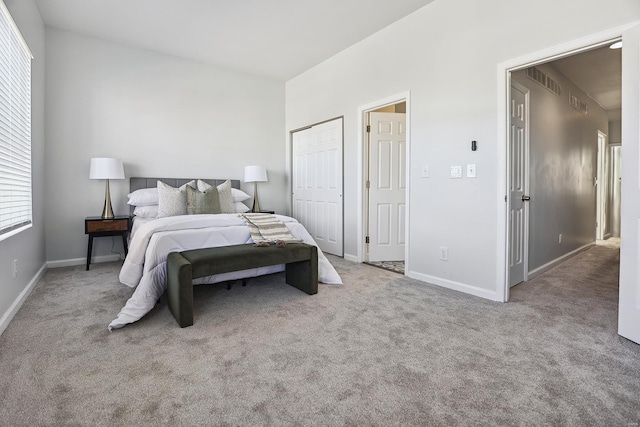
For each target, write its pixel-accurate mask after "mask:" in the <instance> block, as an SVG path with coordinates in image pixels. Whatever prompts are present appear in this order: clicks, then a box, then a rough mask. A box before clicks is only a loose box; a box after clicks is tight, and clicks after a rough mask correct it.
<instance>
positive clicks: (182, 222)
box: [109, 214, 342, 330]
mask: <svg viewBox="0 0 640 427" xmlns="http://www.w3.org/2000/svg"><path fill="white" fill-rule="evenodd" d="M276 217H277V218H278V219H279V220H280V221H282V222H283V223H285V225H286V226H287V228H288V229H289V230H290V231H291V234H293V236H294V237H296V238H297V239H300V240H302V241H303V242H305V243H308V244H310V245H314V246H317V245H316V242H315V241H314V240H313V238H312V237H311V236H310V235H309V233H308V232H307V230H306V229H305V228H304V227H303V226H302V224H300V223H299V222H298V221H296V220H295V219H293V218H290V217H288V216H283V215H276ZM251 242H252V239H251V234H250V232H249V227H247V226H246V224H245V222H244V221H243V220H242V218H240V217H239V216H238V215H236V214H218V215H184V216H174V217H166V218H158V219H155V220H153V221H149V222H147V223H144V224H142V225H140V226H139V227H136V229H135V233H134V234H133V235H132V236H131V242H130V244H129V254H128V255H127V258H126V259H125V261H124V265H123V266H122V269H121V270H120V282H122V283H123V284H125V285H127V286H131V287H135V288H136V290H135V291H134V293H133V295H132V296H131V298H129V300H128V301H127V303H126V304H125V306H124V307H123V308H122V310H120V313H119V314H118V317H117V318H116V319H115V320H113V321H112V322H111V323H110V324H109V330H113V329H114V328H121V327H123V326H125V325H126V324H128V323H133V322H135V321H137V320H139V319H140V318H142V316H144V315H145V314H147V313H148V312H149V311H150V310H151V309H152V308H153V307H154V305H155V304H156V302H157V301H158V299H159V298H160V296H161V295H162V294H163V293H164V291H165V289H166V286H167V280H166V263H167V255H168V254H169V253H170V252H177V251H184V250H189V249H197V248H206V247H214V246H227V245H236V244H244V243H251ZM283 270H284V266H283V265H278V266H270V267H262V268H254V269H250V270H243V271H237V272H233V273H225V274H218V275H214V276H209V277H204V278H201V279H196V280H194V283H195V284H198V283H216V282H222V281H225V280H234V279H241V278H245V277H256V276H260V275H263V274H270V273H275V272H278V271H283ZM318 279H319V281H320V282H323V283H328V284H342V280H341V279H340V276H339V275H338V273H337V272H336V270H335V269H334V268H333V266H332V265H331V264H330V263H329V261H328V260H327V258H326V257H325V256H324V254H323V253H322V251H321V250H320V248H318Z"/></svg>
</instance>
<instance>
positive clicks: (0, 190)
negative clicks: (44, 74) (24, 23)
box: [0, 1, 33, 241]
mask: <svg viewBox="0 0 640 427" xmlns="http://www.w3.org/2000/svg"><path fill="white" fill-rule="evenodd" d="M32 59H33V55H32V54H31V50H30V49H29V46H27V43H26V42H25V40H24V38H23V37H22V34H20V30H19V29H18V27H17V25H16V23H15V22H14V21H13V18H12V17H11V14H10V13H9V10H8V9H7V7H6V6H5V4H4V2H3V1H0V241H1V240H4V239H6V238H8V237H10V236H13V235H15V234H17V233H19V232H21V231H23V230H25V229H28V228H30V227H31V226H32V224H33V197H32V192H33V191H32V183H31V182H32V174H31V60H32Z"/></svg>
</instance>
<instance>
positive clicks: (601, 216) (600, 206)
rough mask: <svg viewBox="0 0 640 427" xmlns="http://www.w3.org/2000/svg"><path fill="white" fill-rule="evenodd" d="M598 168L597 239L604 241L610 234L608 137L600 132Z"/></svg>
mask: <svg viewBox="0 0 640 427" xmlns="http://www.w3.org/2000/svg"><path fill="white" fill-rule="evenodd" d="M597 161H598V167H597V175H598V179H597V180H596V183H597V187H596V239H598V240H604V239H605V237H606V235H607V234H608V231H609V230H608V227H607V224H608V218H607V201H608V196H607V184H608V171H607V135H605V134H604V133H602V132H600V131H598V160H597Z"/></svg>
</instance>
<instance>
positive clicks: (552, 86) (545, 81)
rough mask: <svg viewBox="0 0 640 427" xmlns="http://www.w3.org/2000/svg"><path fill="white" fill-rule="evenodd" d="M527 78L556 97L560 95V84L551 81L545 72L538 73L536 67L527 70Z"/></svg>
mask: <svg viewBox="0 0 640 427" xmlns="http://www.w3.org/2000/svg"><path fill="white" fill-rule="evenodd" d="M527 77H529V78H530V79H531V80H533V81H534V82H536V83H538V84H540V85H541V86H544V87H545V88H546V89H547V90H548V91H549V92H551V93H553V94H555V95H556V96H560V95H562V87H561V86H560V83H558V82H557V81H555V80H553V79H552V78H551V77H549V76H548V75H547V74H546V73H545V72H543V71H540V70H539V69H538V68H537V67H529V68H527Z"/></svg>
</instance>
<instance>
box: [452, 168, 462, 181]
mask: <svg viewBox="0 0 640 427" xmlns="http://www.w3.org/2000/svg"><path fill="white" fill-rule="evenodd" d="M451 178H456V179H457V178H462V166H451Z"/></svg>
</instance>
